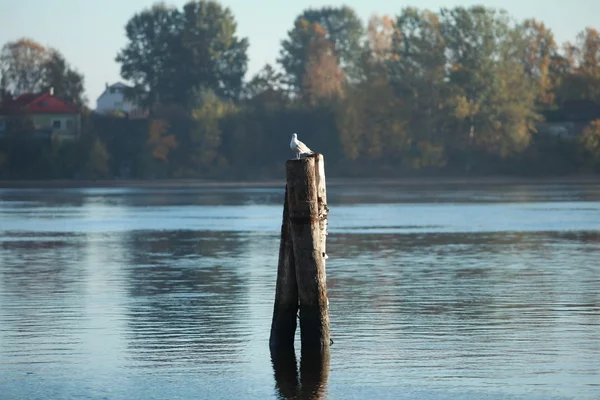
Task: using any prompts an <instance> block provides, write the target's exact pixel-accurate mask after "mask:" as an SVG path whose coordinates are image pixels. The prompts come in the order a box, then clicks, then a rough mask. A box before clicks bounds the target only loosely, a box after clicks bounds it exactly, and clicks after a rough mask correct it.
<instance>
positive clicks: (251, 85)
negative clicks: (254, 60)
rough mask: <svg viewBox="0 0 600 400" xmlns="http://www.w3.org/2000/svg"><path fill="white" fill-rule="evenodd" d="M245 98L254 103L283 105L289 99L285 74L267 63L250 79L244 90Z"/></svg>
mask: <svg viewBox="0 0 600 400" xmlns="http://www.w3.org/2000/svg"><path fill="white" fill-rule="evenodd" d="M242 97H243V98H244V99H246V100H247V101H249V102H250V103H251V104H254V105H259V104H262V105H273V106H281V105H282V104H285V103H286V101H287V94H286V92H285V89H284V85H283V74H282V73H281V72H277V71H276V70H275V69H274V68H273V66H271V65H270V64H266V65H265V66H264V67H263V68H262V69H261V70H260V71H258V73H257V74H256V75H254V76H253V77H252V79H250V81H249V82H248V83H247V84H246V86H245V87H244V90H243V96H242Z"/></svg>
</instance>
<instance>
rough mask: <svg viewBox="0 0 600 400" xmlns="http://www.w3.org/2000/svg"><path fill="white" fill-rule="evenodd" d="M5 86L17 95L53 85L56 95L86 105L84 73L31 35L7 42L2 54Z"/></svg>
mask: <svg viewBox="0 0 600 400" xmlns="http://www.w3.org/2000/svg"><path fill="white" fill-rule="evenodd" d="M0 72H1V73H2V85H1V86H2V87H3V88H4V89H6V90H8V91H9V92H12V93H13V94H14V95H19V94H23V93H39V92H42V91H48V89H50V88H53V89H54V95H55V96H56V97H58V98H61V99H63V100H64V101H66V102H67V103H69V104H71V105H73V106H76V107H83V106H84V104H85V102H86V99H85V97H84V91H85V89H84V85H83V75H81V74H80V73H78V72H77V71H75V70H73V69H72V68H71V67H70V66H69V65H68V64H67V61H66V60H65V58H64V56H63V55H62V54H61V53H60V52H59V51H58V50H55V49H47V48H45V47H44V46H42V45H41V44H39V43H36V42H34V41H33V40H30V39H25V38H23V39H20V40H18V41H16V42H9V43H7V44H5V45H4V47H3V48H2V52H1V54H0Z"/></svg>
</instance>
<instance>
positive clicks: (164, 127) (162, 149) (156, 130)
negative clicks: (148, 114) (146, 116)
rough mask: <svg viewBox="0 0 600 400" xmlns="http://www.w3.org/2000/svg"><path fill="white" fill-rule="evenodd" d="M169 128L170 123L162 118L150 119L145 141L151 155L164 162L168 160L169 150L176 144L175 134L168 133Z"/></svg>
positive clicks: (175, 146)
mask: <svg viewBox="0 0 600 400" xmlns="http://www.w3.org/2000/svg"><path fill="white" fill-rule="evenodd" d="M169 128H170V124H169V123H168V122H167V121H165V120H163V119H155V120H152V121H150V127H149V129H148V141H147V142H146V144H147V145H148V147H149V148H150V151H151V153H152V157H154V158H155V159H157V160H160V161H162V162H164V163H168V162H169V159H168V156H169V152H170V151H171V150H172V149H175V148H177V146H178V144H177V140H176V139H175V135H173V134H169Z"/></svg>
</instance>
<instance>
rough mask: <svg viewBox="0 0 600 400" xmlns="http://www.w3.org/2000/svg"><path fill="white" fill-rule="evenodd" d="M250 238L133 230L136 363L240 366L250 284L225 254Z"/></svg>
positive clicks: (130, 314) (131, 316) (131, 310)
mask: <svg viewBox="0 0 600 400" xmlns="http://www.w3.org/2000/svg"><path fill="white" fill-rule="evenodd" d="M243 240H244V238H243V237H242V236H241V235H224V234H222V233H217V234H213V233H211V232H190V231H187V232H184V231H179V232H168V233H166V234H165V233H164V232H134V233H132V235H131V236H130V238H129V239H128V247H129V248H131V249H132V250H133V251H132V252H131V253H130V260H129V263H130V265H131V266H132V267H131V268H128V269H127V275H126V277H125V279H126V280H127V282H130V284H129V285H128V287H127V291H128V297H129V299H130V301H129V302H128V306H127V318H126V320H127V323H128V325H129V329H128V332H129V335H128V336H130V337H129V349H130V351H129V353H130V354H131V359H132V361H134V362H136V363H138V365H140V366H148V367H151V368H158V367H164V366H168V365H172V366H177V367H186V368H197V367H198V366H199V365H198V363H199V362H201V363H202V365H203V366H205V367H207V368H205V369H206V370H215V371H217V370H218V368H213V367H210V365H220V364H222V363H223V362H224V361H225V360H226V361H227V362H228V363H236V362H239V360H237V356H238V354H239V353H240V351H241V349H242V347H243V346H244V344H245V343H246V342H247V338H246V335H245V324H244V314H245V313H246V309H247V307H248V305H247V304H246V303H245V302H244V301H242V299H243V297H244V294H245V292H246V291H247V288H248V285H247V284H245V282H244V280H243V279H242V278H241V276H240V275H239V273H238V272H237V271H236V269H235V268H232V261H233V260H232V258H233V257H232V255H226V249H230V250H231V249H238V248H239V247H240V242H241V241H243ZM173 260H177V262H174V261H173Z"/></svg>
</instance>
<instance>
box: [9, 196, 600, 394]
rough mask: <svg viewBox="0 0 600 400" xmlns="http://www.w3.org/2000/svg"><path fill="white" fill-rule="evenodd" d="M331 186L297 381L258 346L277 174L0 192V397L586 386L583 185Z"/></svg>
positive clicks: (593, 279) (273, 238)
mask: <svg viewBox="0 0 600 400" xmlns="http://www.w3.org/2000/svg"><path fill="white" fill-rule="evenodd" d="M328 198H329V205H330V208H331V212H330V219H329V228H330V229H329V233H330V234H329V236H328V242H327V249H328V254H329V260H328V261H327V279H328V282H327V283H328V293H329V299H330V318H331V328H332V338H333V339H334V341H335V343H334V345H333V346H332V347H331V351H330V357H329V360H328V363H327V364H326V365H324V368H325V370H324V371H322V372H323V373H322V374H321V375H320V378H319V379H320V382H317V385H316V386H317V387H318V390H317V392H318V393H319V394H318V395H314V394H313V395H309V394H307V391H305V390H303V387H304V386H306V385H309V383H307V382H305V380H306V379H308V376H309V374H308V373H307V372H305V373H304V375H302V374H301V376H300V377H298V376H296V371H295V370H294V371H293V373H289V372H290V371H284V372H283V373H282V371H277V368H275V370H274V366H273V364H272V362H271V358H270V353H269V348H268V339H269V330H270V324H271V316H272V310H273V299H274V292H275V278H276V268H277V256H278V254H277V252H278V248H279V230H280V226H281V212H282V205H281V204H282V200H283V190H282V188H281V187H273V188H264V187H263V188H248V187H244V188H188V189H134V188H131V189H129V188H127V189H125V188H104V189H98V188H94V189H0V399H2V400H13V399H27V400H30V399H44V400H46V399H144V400H146V399H277V398H294V397H295V395H297V396H299V398H311V397H313V398H316V397H321V398H330V399H426V400H427V399H451V400H456V399H540V400H542V399H544V400H551V399H577V400H581V399H600V185H593V184H587V185H529V186H528V185H495V186H484V185H478V186H464V185H463V186H461V185H447V186H443V185H440V186H393V185H387V186H377V185H372V186H361V187H358V186H333V185H330V187H329V188H328ZM298 348H299V346H298V347H297V351H298ZM300 358H301V357H300V354H298V362H300ZM292 365H294V364H293V362H292ZM313 383H314V382H313Z"/></svg>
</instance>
